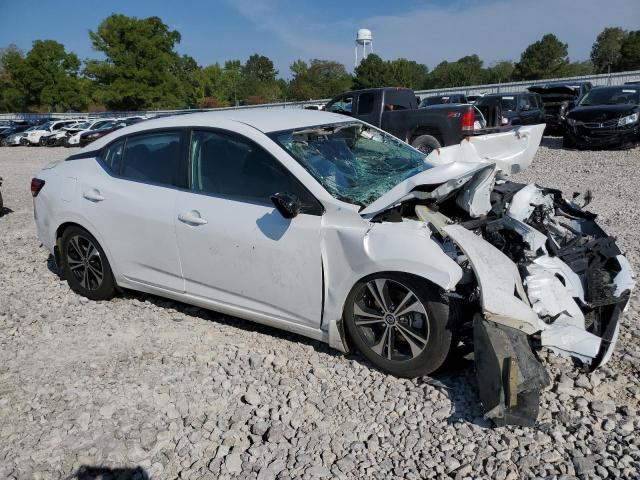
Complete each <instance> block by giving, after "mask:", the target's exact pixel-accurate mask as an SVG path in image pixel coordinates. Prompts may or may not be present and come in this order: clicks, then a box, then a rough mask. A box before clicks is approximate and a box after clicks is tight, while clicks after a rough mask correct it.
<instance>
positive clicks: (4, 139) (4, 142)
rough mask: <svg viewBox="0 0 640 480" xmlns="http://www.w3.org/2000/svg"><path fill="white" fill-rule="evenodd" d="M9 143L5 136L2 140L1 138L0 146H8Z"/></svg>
mask: <svg viewBox="0 0 640 480" xmlns="http://www.w3.org/2000/svg"><path fill="white" fill-rule="evenodd" d="M6 146H8V145H7V139H6V138H3V139H2V140H0V147H6Z"/></svg>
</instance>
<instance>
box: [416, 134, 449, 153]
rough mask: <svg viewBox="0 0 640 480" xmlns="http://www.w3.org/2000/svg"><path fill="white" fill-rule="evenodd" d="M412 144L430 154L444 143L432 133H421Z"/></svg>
mask: <svg viewBox="0 0 640 480" xmlns="http://www.w3.org/2000/svg"><path fill="white" fill-rule="evenodd" d="M411 146H412V147H413V148H416V149H418V150H420V151H421V152H422V153H424V154H425V155H429V154H430V153H431V152H433V151H434V150H436V149H438V148H441V147H442V145H441V144H440V142H439V141H438V139H437V138H436V137H433V136H431V135H420V136H419V137H416V138H414V139H413V141H412V142H411Z"/></svg>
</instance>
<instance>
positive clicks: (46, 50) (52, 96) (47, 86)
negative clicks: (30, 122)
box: [3, 40, 87, 111]
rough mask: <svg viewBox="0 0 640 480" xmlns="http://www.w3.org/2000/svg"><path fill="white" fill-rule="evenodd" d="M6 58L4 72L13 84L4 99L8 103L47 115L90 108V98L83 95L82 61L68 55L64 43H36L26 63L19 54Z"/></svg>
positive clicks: (51, 41) (11, 53) (9, 54)
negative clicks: (87, 106) (80, 71)
mask: <svg viewBox="0 0 640 480" xmlns="http://www.w3.org/2000/svg"><path fill="white" fill-rule="evenodd" d="M5 56H6V58H5V59H4V60H3V63H4V64H5V67H4V69H5V70H6V75H7V76H8V78H10V82H11V86H10V88H9V91H8V92H5V95H3V96H4V97H5V98H6V100H5V102H8V103H10V104H11V103H12V104H13V105H14V106H21V107H24V108H23V109H35V110H43V111H65V110H69V109H83V108H84V107H86V104H87V98H86V97H84V96H83V95H82V91H83V90H82V88H81V87H82V82H81V81H80V78H79V77H78V71H79V69H80V60H79V59H78V57H77V56H76V55H75V54H74V53H67V52H66V51H65V48H64V45H62V44H61V43H58V42H56V41H54V40H36V41H34V42H33V46H32V48H31V50H29V52H28V53H27V55H26V56H25V57H24V59H23V58H22V57H21V56H20V55H19V54H17V52H10V53H8V54H6V55H5Z"/></svg>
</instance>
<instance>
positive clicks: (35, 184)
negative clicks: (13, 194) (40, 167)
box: [31, 178, 44, 197]
mask: <svg viewBox="0 0 640 480" xmlns="http://www.w3.org/2000/svg"><path fill="white" fill-rule="evenodd" d="M42 187H44V180H40V179H39V178H32V179H31V195H32V196H33V197H37V196H38V194H39V193H40V190H42Z"/></svg>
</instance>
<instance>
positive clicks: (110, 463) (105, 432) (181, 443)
mask: <svg viewBox="0 0 640 480" xmlns="http://www.w3.org/2000/svg"><path fill="white" fill-rule="evenodd" d="M545 145H546V146H545V147H542V148H541V149H540V151H539V153H538V156H537V158H536V160H535V163H534V165H533V166H532V168H531V169H530V171H528V172H526V173H525V174H522V175H520V176H519V179H520V180H523V179H526V180H528V181H537V182H539V183H541V184H543V185H546V186H552V187H558V188H562V189H563V190H565V191H566V192H571V191H574V190H576V191H585V190H586V189H591V190H592V191H593V193H594V197H595V198H594V201H593V204H592V206H591V208H592V209H593V210H594V211H596V212H598V213H600V214H601V222H602V224H603V225H604V226H605V228H607V229H608V230H609V231H611V232H613V233H615V234H616V235H618V236H619V240H620V243H621V245H622V247H623V248H624V249H625V250H626V251H627V252H628V254H629V258H630V260H631V262H632V264H633V266H634V268H635V270H636V271H640V257H639V255H638V251H639V247H640V232H639V230H638V224H639V223H640V213H639V211H638V208H639V207H640V188H639V187H640V182H639V180H640V173H639V171H640V169H639V166H640V150H639V149H635V150H631V151H626V152H570V151H563V150H559V149H557V148H558V146H559V145H558V141H557V140H555V139H545ZM72 152H73V150H66V149H60V148H59V149H51V148H23V147H18V148H2V149H0V176H3V177H5V185H4V186H3V187H2V188H1V189H2V193H3V195H4V196H5V204H6V206H7V207H8V208H9V209H10V210H11V211H10V212H9V213H6V214H5V215H4V216H2V217H0V478H19V479H27V478H34V479H62V478H68V477H69V476H71V478H75V477H78V478H146V477H147V476H149V477H152V478H155V479H165V478H166V479H171V478H181V479H195V478H205V479H206V478H208V479H215V478H230V477H236V476H237V477H239V478H251V479H256V478H257V479H260V480H266V479H274V478H279V479H285V478H334V477H337V478H380V479H383V478H384V479H387V478H408V479H417V478H446V477H452V478H456V479H463V478H495V479H499V480H505V479H518V478H554V479H555V478H558V479H572V478H640V474H639V473H638V472H639V471H640V451H639V446H640V438H639V437H638V436H636V434H635V432H636V431H637V430H638V428H639V427H640V417H638V414H639V409H640V376H639V375H638V373H639V370H640V348H639V347H638V340H639V336H640V335H639V330H638V326H639V324H640V315H639V313H638V312H639V305H640V301H639V298H638V294H637V293H636V294H635V295H634V298H633V299H632V303H631V307H630V309H629V311H628V313H627V316H626V321H625V324H624V326H623V331H622V336H621V339H620V343H619V345H618V349H617V351H616V353H615V355H614V357H613V359H612V361H611V362H610V364H609V365H607V366H606V367H604V368H602V369H601V370H598V371H597V372H594V373H591V374H585V373H580V372H578V371H576V370H575V369H573V368H572V366H571V364H570V362H569V361H567V360H563V359H558V358H556V357H553V356H547V355H546V354H543V357H544V358H545V359H546V360H545V361H546V363H547V365H548V368H549V371H550V373H551V374H552V377H554V380H555V382H554V384H553V386H552V387H550V388H549V389H548V390H547V391H545V392H544V394H543V400H542V410H541V415H540V420H541V423H540V426H539V427H537V428H517V427H505V428H498V429H492V428H489V425H488V423H487V422H486V421H485V420H483V418H482V410H481V408H480V406H479V405H478V400H477V392H476V389H475V377H474V374H473V370H472V364H471V363H470V362H469V361H468V360H462V361H461V362H460V365H458V366H457V367H456V368H455V369H452V370H451V371H450V372H448V373H446V374H443V375H441V376H439V377H438V378H436V379H433V380H431V379H428V378H425V379H421V380H415V381H409V380H402V379H397V378H393V377H391V376H388V375H385V374H383V373H381V372H379V371H377V370H375V369H373V368H371V366H370V365H369V364H367V363H366V362H365V361H364V360H363V359H362V358H360V357H358V356H356V355H353V356H344V355H342V354H340V353H337V352H333V351H331V350H329V349H328V348H327V347H326V346H325V345H323V344H320V343H317V342H314V341H311V340H307V339H305V338H302V337H299V336H296V335H292V334H288V333H283V332H281V331H277V330H274V329H270V328H267V327H263V326H259V325H255V324H252V323H249V322H244V321H241V320H237V319H233V318H229V317H225V316H222V315H219V314H216V313H215V312H209V311H205V310H202V309H198V308H194V307H190V306H187V305H183V304H179V303H176V302H172V301H167V300H163V299H160V298H158V297H154V296H148V295H143V294H136V293H126V294H124V295H121V296H120V297H118V298H116V299H114V300H112V301H110V302H90V301H88V300H85V299H83V298H81V297H79V296H77V295H75V294H73V293H72V292H71V291H70V290H69V288H68V287H67V285H66V283H65V282H63V281H62V280H61V279H60V277H59V274H58V272H57V271H56V270H55V267H54V266H53V263H52V262H51V260H48V254H47V253H46V251H44V250H43V249H41V248H39V246H38V243H37V241H36V238H35V228H34V223H33V213H32V202H31V198H30V194H29V181H30V178H31V177H32V176H33V174H34V173H35V172H36V171H37V170H38V169H39V168H40V167H41V166H43V165H45V164H46V163H48V162H50V161H52V160H54V159H60V158H63V157H65V156H66V155H69V154H71V153H72ZM102 474H105V475H103V476H102V477H100V475H102Z"/></svg>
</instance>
